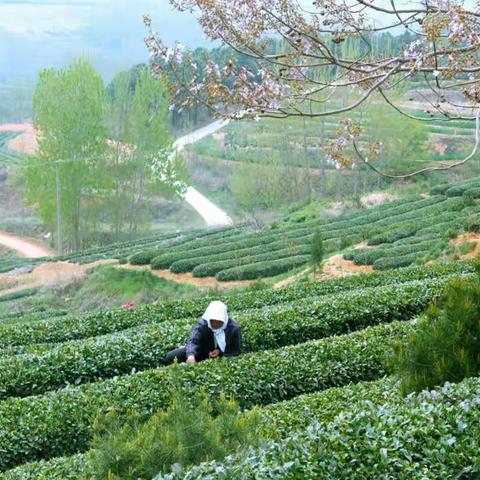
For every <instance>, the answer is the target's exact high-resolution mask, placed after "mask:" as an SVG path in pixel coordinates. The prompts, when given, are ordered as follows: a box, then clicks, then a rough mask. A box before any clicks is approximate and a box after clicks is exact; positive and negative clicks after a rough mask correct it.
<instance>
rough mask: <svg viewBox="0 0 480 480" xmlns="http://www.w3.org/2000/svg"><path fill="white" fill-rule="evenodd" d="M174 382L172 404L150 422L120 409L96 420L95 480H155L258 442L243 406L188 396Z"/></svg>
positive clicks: (201, 394)
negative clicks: (161, 474)
mask: <svg viewBox="0 0 480 480" xmlns="http://www.w3.org/2000/svg"><path fill="white" fill-rule="evenodd" d="M177 368H179V367H177ZM172 378H173V382H172V384H171V385H170V388H169V393H170V404H169V405H168V407H167V408H166V409H165V410H161V411H158V412H155V413H154V414H153V415H152V416H151V417H150V418H149V419H148V420H147V421H142V419H141V418H140V416H139V415H138V413H136V412H135V411H133V412H131V413H130V414H128V415H127V416H126V418H125V415H119V414H118V413H117V412H116V411H115V410H113V411H111V412H109V413H107V414H106V415H105V416H104V417H102V418H100V419H99V420H97V424H96V426H95V433H94V438H93V442H92V451H91V453H90V458H91V462H92V469H93V471H94V472H95V475H96V478H98V479H99V480H102V479H105V480H107V479H108V480H115V479H122V480H129V479H131V480H136V479H139V478H144V479H151V478H153V477H154V476H156V475H157V474H158V473H159V472H163V473H165V472H169V471H171V467H172V466H174V468H176V469H178V468H182V467H185V466H188V465H194V464H197V463H200V462H203V461H206V460H213V459H216V460H220V459H221V458H223V457H225V456H226V455H228V454H230V453H233V452H234V451H235V450H237V449H238V447H240V446H242V445H251V444H254V443H256V440H257V439H256V436H255V426H256V421H255V416H254V415H250V416H242V415H241V414H240V409H239V406H238V403H236V402H235V401H234V400H233V399H227V398H225V396H223V395H222V396H220V398H219V399H215V401H213V399H212V400H211V399H210V398H209V397H208V395H207V394H206V393H205V391H203V390H200V391H199V392H193V393H190V394H189V395H188V396H186V395H184V394H183V392H181V391H179V389H178V388H176V386H175V383H174V382H175V375H172Z"/></svg>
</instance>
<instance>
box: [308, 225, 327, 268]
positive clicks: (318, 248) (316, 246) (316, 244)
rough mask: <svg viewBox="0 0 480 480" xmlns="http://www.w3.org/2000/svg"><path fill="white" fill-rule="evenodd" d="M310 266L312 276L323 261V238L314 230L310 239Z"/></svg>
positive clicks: (318, 231)
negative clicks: (311, 267) (311, 265)
mask: <svg viewBox="0 0 480 480" xmlns="http://www.w3.org/2000/svg"><path fill="white" fill-rule="evenodd" d="M311 248H312V264H313V275H315V273H316V271H317V270H318V269H319V268H320V265H321V263H322V260H323V255H324V253H325V252H324V248H323V238H322V234H321V233H320V230H316V231H315V233H314V234H313V237H312V247H311Z"/></svg>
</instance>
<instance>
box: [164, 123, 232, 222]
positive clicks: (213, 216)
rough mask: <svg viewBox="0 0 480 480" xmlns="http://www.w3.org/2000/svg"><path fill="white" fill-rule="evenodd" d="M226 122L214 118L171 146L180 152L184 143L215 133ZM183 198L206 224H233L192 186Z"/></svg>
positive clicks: (224, 213) (225, 214) (226, 215)
mask: <svg viewBox="0 0 480 480" xmlns="http://www.w3.org/2000/svg"><path fill="white" fill-rule="evenodd" d="M227 123H228V120H216V121H214V122H212V123H210V124H208V125H207V126H205V127H202V128H199V129H198V130H194V131H193V132H191V133H188V134H187V135H185V136H183V137H180V138H178V139H177V140H176V141H175V142H174V144H173V146H174V148H175V149H176V150H177V152H181V151H182V150H183V149H184V148H185V146H186V145H190V144H192V143H195V142H198V141H199V140H201V139H202V138H205V137H207V136H208V135H211V134H212V133H215V132H216V131H217V130H220V129H221V128H222V127H224V126H225V125H227ZM184 198H185V201H186V202H187V203H189V204H190V205H191V206H192V207H193V208H194V209H195V210H196V211H197V212H198V213H199V214H200V215H201V217H202V218H203V219H204V220H205V223H206V224H207V225H212V226H214V225H215V226H227V225H232V224H233V221H232V219H231V218H230V217H229V216H228V214H227V213H226V212H224V211H223V210H222V209H221V208H219V207H217V206H216V205H215V204H214V203H212V202H211V201H210V200H209V199H208V198H207V197H205V196H204V195H202V194H201V193H200V192H199V191H198V190H197V189H195V188H194V187H188V188H187V191H186V193H185V196H184Z"/></svg>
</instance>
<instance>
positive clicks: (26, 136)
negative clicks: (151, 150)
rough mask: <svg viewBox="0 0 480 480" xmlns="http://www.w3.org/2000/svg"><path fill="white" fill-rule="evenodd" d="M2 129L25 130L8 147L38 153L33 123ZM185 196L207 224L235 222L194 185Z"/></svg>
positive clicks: (197, 133) (187, 138)
mask: <svg viewBox="0 0 480 480" xmlns="http://www.w3.org/2000/svg"><path fill="white" fill-rule="evenodd" d="M227 123H228V121H226V120H216V121H214V122H212V123H210V124H208V125H206V126H205V127H202V128H198V129H197V130H194V131H193V132H190V133H188V134H187V135H184V136H183V137H180V138H177V140H175V142H174V143H173V147H174V148H175V149H176V151H177V152H181V151H182V150H183V149H184V148H185V146H186V145H190V144H192V143H195V142H198V141H199V140H201V139H202V138H204V137H207V136H208V135H210V134H212V133H215V132H216V131H217V130H220V129H221V128H223V127H224V126H225V125H227ZM0 131H6V132H23V133H22V134H21V135H19V136H18V137H16V138H14V139H12V140H10V142H9V143H8V147H9V148H10V149H12V150H14V151H16V152H20V153H27V154H35V153H36V151H37V148H38V138H37V134H36V132H35V129H34V128H33V126H32V124H31V123H22V124H20V123H19V124H4V125H0ZM184 198H185V201H186V202H187V203H188V204H190V205H191V206H192V207H193V208H194V209H195V210H196V211H197V212H198V214H199V215H200V216H201V217H202V218H203V219H204V220H205V223H206V224H207V225H212V226H225V225H232V224H233V221H232V219H231V218H230V217H229V216H228V214H227V213H226V212H224V211H223V210H222V209H221V208H219V207H218V206H217V205H215V204H214V203H213V202H211V201H210V200H209V199H208V198H206V197H205V196H204V195H202V194H201V193H200V192H199V191H198V190H196V189H195V188H194V187H192V186H189V187H188V188H187V191H186V193H185V196H184Z"/></svg>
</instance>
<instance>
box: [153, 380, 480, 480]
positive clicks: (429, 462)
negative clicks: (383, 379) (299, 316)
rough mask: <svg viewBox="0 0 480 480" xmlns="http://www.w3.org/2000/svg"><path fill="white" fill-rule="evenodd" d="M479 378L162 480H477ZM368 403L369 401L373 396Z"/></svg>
mask: <svg viewBox="0 0 480 480" xmlns="http://www.w3.org/2000/svg"><path fill="white" fill-rule="evenodd" d="M479 393H480V383H479V380H478V378H476V379H472V380H471V381H465V382H462V383H461V384H459V385H453V384H446V385H445V386H444V387H443V388H441V389H439V390H438V391H432V392H423V393H422V394H420V395H418V396H409V397H408V398H407V399H402V398H398V397H393V398H392V399H389V400H387V401H386V402H384V403H383V405H382V404H380V405H379V404H378V403H377V402H375V401H373V402H372V401H370V400H368V401H363V402H361V401H359V402H357V401H355V400H356V399H353V401H352V405H351V406H350V408H345V410H343V411H342V412H341V413H340V414H339V415H337V416H336V417H335V418H334V419H333V420H332V421H331V422H328V423H321V422H315V421H314V422H312V424H311V425H310V426H308V427H307V428H304V429H302V430H299V431H298V432H295V433H293V434H290V435H289V436H287V437H286V438H285V439H282V440H280V441H279V442H275V441H270V442H268V443H267V444H266V445H263V446H262V447H261V448H258V449H250V450H249V451H248V452H246V453H244V452H239V453H238V454H236V455H234V456H232V457H228V458H227V459H225V460H223V461H221V462H214V461H212V462H209V463H204V464H202V465H199V466H196V467H193V468H191V469H184V470H180V471H178V472H175V473H172V474H170V475H162V476H159V477H158V480H175V479H182V480H200V479H204V478H211V477H212V476H213V477H215V475H216V472H222V478H224V479H225V480H234V479H237V478H240V476H241V478H242V479H245V480H254V479H257V478H269V479H282V480H295V479H298V478H349V479H353V480H369V479H371V478H402V479H411V480H414V479H418V478H425V479H431V480H433V479H438V478H462V479H468V480H473V479H475V478H478V474H479V473H480V469H479V465H478V449H479V448H480V442H479V439H480V424H479V422H478V421H477V418H478V415H479V414H480V404H479V402H478V395H479ZM367 395H368V393H367Z"/></svg>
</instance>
